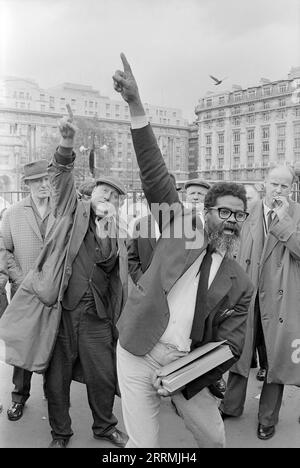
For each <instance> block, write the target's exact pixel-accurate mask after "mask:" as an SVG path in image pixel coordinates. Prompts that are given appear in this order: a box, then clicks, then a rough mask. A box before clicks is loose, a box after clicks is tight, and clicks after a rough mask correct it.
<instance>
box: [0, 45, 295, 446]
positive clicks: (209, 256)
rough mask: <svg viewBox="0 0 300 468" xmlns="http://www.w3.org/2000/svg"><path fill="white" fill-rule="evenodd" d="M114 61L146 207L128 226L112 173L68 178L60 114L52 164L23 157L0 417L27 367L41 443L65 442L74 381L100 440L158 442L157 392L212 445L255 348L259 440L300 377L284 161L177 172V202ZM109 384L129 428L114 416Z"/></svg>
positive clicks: (22, 390) (233, 413)
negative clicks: (46, 429) (202, 367)
mask: <svg viewBox="0 0 300 468" xmlns="http://www.w3.org/2000/svg"><path fill="white" fill-rule="evenodd" d="M121 59H122V63H123V70H117V71H116V72H115V74H114V76H113V83H114V88H115V90H116V91H117V92H119V93H120V94H121V96H122V98H123V99H124V100H125V101H126V102H127V103H128V106H129V110H130V115H131V132H132V139H133V144H134V149H135V153H136V157H137V162H138V165H139V169H140V177H141V183H142V188H143V192H144V194H145V197H146V200H147V204H148V208H149V214H148V215H147V216H145V217H141V218H140V219H138V220H137V222H136V223H135V226H134V229H133V232H131V233H130V234H131V235H130V236H129V235H128V230H127V226H126V223H125V222H124V220H123V219H122V217H121V216H120V208H121V206H122V204H123V202H124V199H125V198H126V189H125V187H124V186H123V184H122V183H121V182H120V181H119V180H116V179H115V178H113V177H109V176H106V177H100V178H98V179H97V180H94V181H89V182H88V183H87V184H85V186H82V187H80V189H79V190H76V186H75V179H74V175H73V169H74V164H75V159H76V154H75V152H74V150H73V148H74V138H75V133H76V125H75V123H76V122H74V120H73V116H72V115H69V117H65V118H63V119H62V120H61V121H60V125H59V131H60V136H61V138H60V143H59V146H58V148H57V150H56V152H55V154H54V156H53V158H52V161H51V163H50V164H49V165H48V163H47V161H46V160H38V161H34V162H31V163H29V164H26V165H25V167H24V182H25V183H26V184H27V185H28V187H29V195H28V197H26V198H25V199H24V200H22V201H21V202H18V203H17V204H15V205H13V206H12V207H10V208H9V209H8V210H7V211H6V212H5V213H4V215H3V219H2V221H1V236H0V288H1V293H3V294H4V295H5V286H6V284H7V282H8V281H9V282H10V285H11V293H12V294H11V298H10V301H9V304H8V303H7V301H5V300H4V302H3V304H2V307H1V315H2V317H1V320H0V339H2V340H3V341H4V343H5V352H6V353H5V360H6V362H7V363H8V364H10V365H12V366H13V379H12V380H13V385H14V387H13V391H12V404H11V407H10V408H9V409H8V410H7V417H8V419H9V420H10V421H17V420H19V419H20V418H21V417H22V416H23V412H24V406H25V403H26V401H27V399H28V398H29V396H30V383H31V376H32V373H33V372H37V373H40V374H43V379H44V395H45V398H46V399H47V403H48V414H49V423H50V426H51V435H52V441H51V443H50V445H49V447H51V448H65V447H67V445H68V442H69V439H70V437H71V436H72V435H73V431H72V424H71V423H72V422H71V418H70V411H69V410H70V385H71V382H72V380H77V381H80V382H82V383H84V384H85V385H86V388H87V396H88V402H89V406H90V409H91V412H92V417H93V424H92V432H93V435H94V437H95V438H96V439H99V440H105V441H108V442H110V443H112V444H114V445H115V446H117V447H125V446H126V447H128V448H144V447H145V448H155V447H159V411H160V403H161V398H164V397H170V399H171V402H172V407H173V408H174V411H175V412H176V413H177V415H178V416H180V417H181V418H182V419H183V420H184V423H185V426H186V428H187V429H188V430H189V431H191V433H192V434H193V436H194V438H195V441H196V443H197V445H198V446H199V447H201V448H204V447H219V448H222V447H225V445H226V440H225V429H224V422H223V420H224V419H225V418H228V417H238V416H240V415H241V414H242V412H243V409H244V403H245V399H246V392H247V382H248V376H249V371H250V368H251V367H252V366H256V365H257V363H258V360H257V354H258V359H259V371H258V374H257V378H258V379H259V380H261V381H263V387H262V392H261V396H260V401H259V411H258V426H257V436H258V437H259V438H260V439H262V440H267V439H269V438H271V437H272V436H273V435H274V434H275V427H276V425H277V423H278V417H279V411H280V407H281V403H282V397H283V390H284V385H285V384H288V385H297V386H299V385H300V372H299V360H297V359H295V353H296V354H297V343H299V336H300V314H299V304H300V288H299V284H300V230H299V225H300V205H299V204H297V203H295V202H293V201H292V200H291V197H290V194H291V189H292V184H293V182H294V178H295V175H294V172H293V170H292V169H291V168H290V167H288V166H282V167H279V166H278V167H274V168H273V169H271V170H270V171H269V174H268V176H267V178H266V181H265V184H264V187H262V186H253V185H251V184H250V185H246V186H245V187H244V186H243V185H241V184H237V183H234V182H230V183H228V182H219V183H215V184H213V185H210V184H208V183H207V182H206V181H202V180H199V179H193V180H189V181H187V182H186V184H185V192H186V197H185V198H186V200H185V202H182V201H181V200H180V198H179V194H178V189H177V187H176V180H175V178H174V176H173V175H172V174H170V173H169V172H168V170H167V167H166V165H165V162H164V159H163V157H162V155H161V152H160V149H159V147H158V144H157V142H156V138H155V136H154V134H153V132H152V129H151V125H150V124H149V123H148V120H147V117H146V114H145V111H144V108H143V105H142V102H141V99H140V95H139V90H138V86H137V83H136V80H135V78H134V75H133V73H132V70H131V67H130V65H129V63H128V61H127V59H126V57H125V56H124V54H121ZM128 275H129V276H128ZM129 277H130V278H131V279H130V281H128V278H129ZM128 285H129V286H130V287H129V294H128ZM5 299H6V298H5ZM297 340H298V341H297ZM216 341H226V343H227V344H228V345H229V347H230V351H231V353H232V354H231V356H232V357H231V358H230V359H228V360H225V361H224V362H223V363H222V364H220V365H218V366H216V367H213V368H212V369H211V370H210V371H208V372H206V373H204V374H203V375H199V376H197V377H196V378H194V379H193V380H191V381H189V382H188V383H187V384H186V385H184V386H183V387H182V388H180V389H178V390H177V391H175V392H169V391H167V390H166V388H165V387H164V384H163V381H162V379H161V377H160V369H161V367H162V366H165V365H167V364H170V363H172V362H174V361H178V360H179V361H180V359H181V358H183V357H184V356H187V355H189V353H190V352H191V351H193V350H195V349H196V348H198V347H201V346H204V345H206V344H208V343H210V342H216ZM298 351H299V350H298ZM227 371H229V375H228V381H227V388H226V383H225V381H224V379H223V375H224V374H225V373H226V372H227ZM115 395H118V396H120V397H121V403H122V413H123V419H124V424H125V429H126V433H124V432H122V431H121V430H119V429H118V427H117V424H118V421H117V418H116V417H115V415H114V414H113V405H114V398H115Z"/></svg>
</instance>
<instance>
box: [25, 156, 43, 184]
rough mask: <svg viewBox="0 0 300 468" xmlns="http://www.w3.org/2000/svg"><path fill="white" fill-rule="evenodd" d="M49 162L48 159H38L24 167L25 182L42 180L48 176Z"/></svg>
mask: <svg viewBox="0 0 300 468" xmlns="http://www.w3.org/2000/svg"><path fill="white" fill-rule="evenodd" d="M47 169H48V161H47V159H38V160H37V161H32V162H30V163H28V164H25V165H24V174H23V180H24V182H25V181H26V180H33V179H40V178H41V177H46V176H47V175H48V170H47Z"/></svg>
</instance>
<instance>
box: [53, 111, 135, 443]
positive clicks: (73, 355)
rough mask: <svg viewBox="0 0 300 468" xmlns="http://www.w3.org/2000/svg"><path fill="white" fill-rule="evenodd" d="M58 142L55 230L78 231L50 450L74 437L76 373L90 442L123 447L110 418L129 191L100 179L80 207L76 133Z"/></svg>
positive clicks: (66, 281) (67, 274) (64, 283)
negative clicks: (124, 202)
mask: <svg viewBox="0 0 300 468" xmlns="http://www.w3.org/2000/svg"><path fill="white" fill-rule="evenodd" d="M60 132H61V142H60V145H59V147H58V149H57V152H56V153H55V155H54V158H53V160H52V163H51V165H50V168H49V173H50V177H51V182H52V185H53V192H54V201H55V206H54V210H55V213H54V214H55V216H56V217H57V220H58V222H64V223H68V221H69V222H71V223H72V224H73V228H72V229H71V232H70V236H69V241H68V245H67V253H66V257H65V261H64V272H63V277H62V280H61V288H60V292H59V297H60V298H61V319H60V323H59V327H58V335H57V339H56V342H55V345H54V350H53V353H52V356H51V360H50V362H49V366H48V368H47V371H46V389H47V396H48V411H49V422H50V425H51V429H52V431H51V433H52V438H53V440H52V442H51V444H50V447H51V448H64V447H66V446H67V444H68V442H69V439H70V437H71V436H72V434H73V432H72V429H71V419H70V416H69V398H70V384H71V381H72V379H73V378H76V373H77V374H78V369H80V373H81V376H82V379H83V381H84V383H85V384H86V387H87V394H88V401H89V406H90V408H91V411H92V416H93V426H92V430H93V435H94V437H95V438H96V439H99V440H102V441H108V442H110V443H112V444H114V445H116V446H119V447H123V446H125V444H126V442H127V436H126V434H124V433H123V432H121V431H119V430H118V429H117V427H116V425H117V422H118V421H117V418H116V417H115V416H114V414H113V404H114V397H115V394H116V393H118V386H117V376H116V366H115V345H116V337H117V336H116V327H115V323H116V320H117V319H118V317H119V315H120V312H121V308H122V305H123V302H124V301H125V299H126V288H127V251H126V246H125V232H124V230H123V231H122V227H121V226H120V220H119V217H118V210H119V206H120V201H121V199H122V197H124V196H125V195H126V191H125V188H124V186H123V185H122V184H121V182H119V181H118V180H116V179H114V178H113V177H108V176H107V177H102V178H99V179H98V180H96V181H95V187H94V189H93V191H92V193H91V198H90V200H88V201H83V200H78V197H77V194H76V190H75V184H74V178H73V175H72V170H73V167H74V161H75V153H74V152H73V150H72V148H73V145H74V136H75V127H74V125H73V124H72V121H71V119H69V120H67V119H63V120H62V121H61V124H60Z"/></svg>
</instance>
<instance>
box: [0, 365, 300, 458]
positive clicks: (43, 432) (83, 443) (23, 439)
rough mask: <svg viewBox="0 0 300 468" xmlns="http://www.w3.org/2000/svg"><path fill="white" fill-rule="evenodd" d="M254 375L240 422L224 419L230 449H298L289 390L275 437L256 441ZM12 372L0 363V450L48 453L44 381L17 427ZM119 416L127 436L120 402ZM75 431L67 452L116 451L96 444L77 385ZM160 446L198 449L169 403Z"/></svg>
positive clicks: (297, 407)
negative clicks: (42, 450) (8, 413)
mask: <svg viewBox="0 0 300 468" xmlns="http://www.w3.org/2000/svg"><path fill="white" fill-rule="evenodd" d="M255 374H256V370H255V369H253V370H252V371H251V375H250V379H249V388H248V395H247V401H246V405H245V411H244V414H243V415H242V416H241V417H240V418H233V419H226V421H225V428H226V440H227V447H228V448H300V424H299V422H298V418H299V416H300V388H297V387H290V386H289V387H286V388H285V392H284V398H283V405H282V408H281V412H280V420H279V424H278V426H277V430H276V434H275V436H274V437H273V438H272V439H270V440H268V441H261V440H259V439H258V438H257V437H256V426H257V410H258V402H259V399H258V398H259V394H260V390H261V387H262V384H261V382H258V381H257V380H256V379H255ZM11 378H12V368H11V367H10V366H8V365H6V364H3V363H0V403H1V404H2V406H3V411H2V413H1V414H0V448H46V447H47V446H48V445H49V443H50V440H51V435H50V427H49V422H48V411H47V401H46V400H44V399H43V387H42V377H41V376H40V375H36V374H34V375H33V377H32V391H31V396H30V398H29V400H28V402H27V404H26V406H25V409H24V415H23V417H22V418H21V419H20V420H19V421H14V422H12V421H9V420H8V419H7V416H6V411H7V409H8V407H9V406H10V398H11V394H10V392H11V390H12V383H11ZM114 412H115V415H116V416H117V418H118V420H119V425H118V427H119V428H120V429H121V430H124V424H123V420H122V411H121V401H120V399H119V398H116V401H115V408H114ZM70 414H71V418H72V427H73V432H74V436H73V437H72V438H71V440H70V443H69V446H68V447H69V448H98V449H99V448H100V449H102V448H113V446H112V445H111V444H110V443H109V442H101V441H98V440H95V439H94V438H93V436H92V431H91V425H92V417H91V412H90V409H89V406H88V402H87V395H86V389H85V386H84V385H82V384H80V383H77V382H73V383H72V386H71V408H70ZM160 441H161V447H163V448H177V449H182V448H195V447H196V444H195V441H194V439H193V436H192V435H191V433H190V432H188V431H187V430H186V429H185V426H184V423H183V421H182V420H181V419H180V418H179V417H178V416H177V415H176V414H175V412H174V411H173V409H172V407H171V404H170V400H169V399H168V398H167V399H163V400H162V410H161V414H160Z"/></svg>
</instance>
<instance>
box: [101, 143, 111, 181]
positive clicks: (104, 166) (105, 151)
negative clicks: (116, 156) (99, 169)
mask: <svg viewBox="0 0 300 468" xmlns="http://www.w3.org/2000/svg"><path fill="white" fill-rule="evenodd" d="M100 149H101V150H103V151H104V160H103V169H104V175H109V174H108V172H109V171H108V170H107V166H106V157H107V150H108V146H107V145H105V144H104V145H102V146H100Z"/></svg>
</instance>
